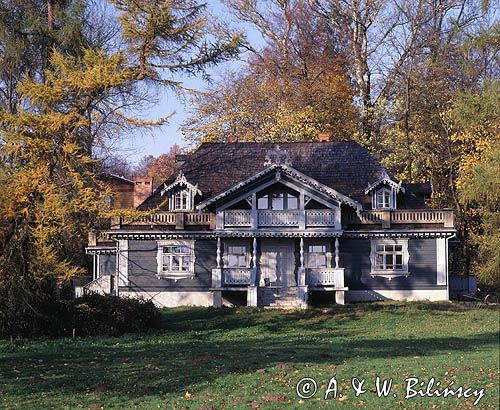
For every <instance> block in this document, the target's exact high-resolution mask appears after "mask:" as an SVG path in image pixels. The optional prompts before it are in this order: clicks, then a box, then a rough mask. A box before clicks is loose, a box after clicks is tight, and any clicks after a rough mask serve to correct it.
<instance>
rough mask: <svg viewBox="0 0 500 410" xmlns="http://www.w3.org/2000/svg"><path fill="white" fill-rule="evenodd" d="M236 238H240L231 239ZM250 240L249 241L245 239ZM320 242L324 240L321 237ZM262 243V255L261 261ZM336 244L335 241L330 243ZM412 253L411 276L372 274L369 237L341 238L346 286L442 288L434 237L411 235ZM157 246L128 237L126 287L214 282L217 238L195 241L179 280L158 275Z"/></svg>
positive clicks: (197, 286)
mask: <svg viewBox="0 0 500 410" xmlns="http://www.w3.org/2000/svg"><path fill="white" fill-rule="evenodd" d="M232 242H233V243H234V242H237V241H232ZM242 242H245V243H248V241H242ZM294 242H295V252H294V254H295V255H294V256H295V264H296V266H297V265H298V263H299V252H298V241H294ZM319 242H321V241H319ZM260 244H261V241H259V258H258V262H259V264H260V259H261V258H260ZM331 246H333V245H331ZM408 249H409V254H410V259H409V271H410V273H411V275H410V276H409V277H408V278H405V277H396V278H393V279H392V280H388V279H386V278H380V277H374V278H372V277H371V276H370V271H371V265H370V251H371V246H370V240H367V239H345V238H340V267H342V268H345V286H347V287H349V289H350V290H366V289H374V290H376V289H386V290H403V289H404V290H412V289H415V290H421V289H442V288H445V287H443V286H438V285H437V284H436V282H437V259H436V240H435V239H409V241H408ZM156 254H157V247H156V242H155V241H139V240H137V241H129V286H128V287H121V288H120V289H123V290H126V289H128V290H135V291H140V290H143V291H149V292H151V291H168V290H172V291H181V290H183V291H186V290H193V291H194V290H198V291H199V290H208V289H209V288H210V286H211V270H212V268H214V267H215V266H216V262H215V255H216V241H215V240H197V241H196V243H195V255H196V261H195V273H196V277H195V278H193V279H191V278H187V279H179V280H178V281H174V280H167V279H158V278H157V276H156V273H157V261H156Z"/></svg>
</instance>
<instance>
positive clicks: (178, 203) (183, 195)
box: [173, 190, 189, 211]
mask: <svg viewBox="0 0 500 410" xmlns="http://www.w3.org/2000/svg"><path fill="white" fill-rule="evenodd" d="M173 210H174V211H187V210H189V192H188V191H187V190H183V191H177V192H176V193H175V194H174V207H173Z"/></svg>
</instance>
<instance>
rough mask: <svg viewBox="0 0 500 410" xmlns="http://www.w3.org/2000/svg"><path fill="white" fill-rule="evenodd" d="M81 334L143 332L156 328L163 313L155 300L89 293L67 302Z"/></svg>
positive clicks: (73, 325)
mask: <svg viewBox="0 0 500 410" xmlns="http://www.w3.org/2000/svg"><path fill="white" fill-rule="evenodd" d="M68 304H69V306H70V311H71V312H72V314H71V316H72V326H71V328H72V329H75V333H76V335H78V336H92V335H110V336H119V335H122V334H124V333H133V332H144V331H147V330H150V329H157V328H159V326H160V322H161V317H160V313H159V311H158V309H157V308H156V307H155V305H154V304H153V302H151V301H146V300H144V299H131V298H121V297H118V296H103V295H98V294H92V295H86V296H83V297H81V298H79V299H76V300H73V301H71V302H69V303H68Z"/></svg>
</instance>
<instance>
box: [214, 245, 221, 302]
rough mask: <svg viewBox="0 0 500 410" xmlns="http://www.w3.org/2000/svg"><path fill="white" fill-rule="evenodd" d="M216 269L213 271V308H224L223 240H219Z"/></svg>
mask: <svg viewBox="0 0 500 410" xmlns="http://www.w3.org/2000/svg"><path fill="white" fill-rule="evenodd" d="M215 263H216V267H215V268H213V269H212V288H213V289H214V290H213V298H214V299H213V306H214V307H216V308H218V307H221V306H222V291H221V290H220V289H221V288H222V268H221V240H220V238H217V253H216V257H215Z"/></svg>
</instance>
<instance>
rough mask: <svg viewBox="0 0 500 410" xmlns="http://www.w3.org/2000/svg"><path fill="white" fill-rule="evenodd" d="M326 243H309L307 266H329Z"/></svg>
mask: <svg viewBox="0 0 500 410" xmlns="http://www.w3.org/2000/svg"><path fill="white" fill-rule="evenodd" d="M327 248H328V247H327V246H326V245H309V246H308V247H307V267H308V268H326V267H327V266H328V259H327V256H328V254H327Z"/></svg>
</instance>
